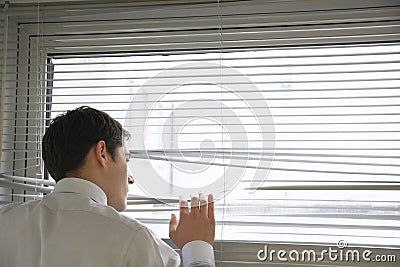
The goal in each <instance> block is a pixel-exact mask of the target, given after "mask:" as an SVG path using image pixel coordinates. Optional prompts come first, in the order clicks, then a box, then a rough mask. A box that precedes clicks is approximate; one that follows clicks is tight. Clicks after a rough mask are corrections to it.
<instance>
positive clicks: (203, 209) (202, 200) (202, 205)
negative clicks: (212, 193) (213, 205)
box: [199, 193, 208, 217]
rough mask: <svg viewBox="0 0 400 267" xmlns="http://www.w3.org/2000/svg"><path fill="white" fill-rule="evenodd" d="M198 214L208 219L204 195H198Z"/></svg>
mask: <svg viewBox="0 0 400 267" xmlns="http://www.w3.org/2000/svg"><path fill="white" fill-rule="evenodd" d="M199 198H200V214H201V216H204V217H208V208H207V197H206V195H204V194H202V193H200V195H199Z"/></svg>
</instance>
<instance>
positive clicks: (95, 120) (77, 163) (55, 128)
mask: <svg viewBox="0 0 400 267" xmlns="http://www.w3.org/2000/svg"><path fill="white" fill-rule="evenodd" d="M128 137H129V133H128V132H127V131H126V130H124V129H123V128H122V125H121V124H120V123H119V122H117V121H116V120H114V119H113V118H111V117H110V116H109V115H108V114H107V113H105V112H103V111H99V110H96V109H94V108H90V107H86V106H83V107H79V108H77V109H74V110H69V111H67V112H66V113H65V114H62V115H59V116H57V117H56V118H55V119H54V120H53V121H52V122H51V124H50V127H49V128H48V129H47V131H46V133H45V134H44V136H43V140H42V157H43V161H44V164H45V168H46V169H47V170H48V171H49V173H50V175H51V176H52V177H53V179H54V180H56V181H57V182H58V181H59V180H61V179H62V178H64V177H65V176H66V175H67V174H68V173H69V172H72V171H77V170H79V168H80V167H82V165H83V164H84V163H85V159H86V156H87V154H88V152H89V150H90V149H91V148H92V147H93V146H94V145H95V144H96V143H97V142H98V141H100V140H103V141H104V142H105V143H106V147H107V151H108V152H109V153H110V155H111V158H112V159H113V160H114V157H115V150H116V148H118V147H120V146H122V138H128Z"/></svg>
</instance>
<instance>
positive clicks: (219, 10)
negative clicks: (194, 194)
mask: <svg viewBox="0 0 400 267" xmlns="http://www.w3.org/2000/svg"><path fill="white" fill-rule="evenodd" d="M218 24H219V27H218V31H219V52H220V53H219V56H220V58H219V61H220V69H219V87H220V97H221V100H220V101H221V105H220V117H221V121H220V123H221V146H222V150H223V151H222V163H223V169H224V171H223V177H224V183H223V187H224V188H223V195H222V197H223V207H222V216H221V235H220V256H219V260H220V262H219V266H220V267H222V262H223V242H222V239H223V233H224V219H225V207H226V205H225V204H226V197H225V194H226V166H225V149H224V124H223V119H224V116H223V108H224V107H223V88H222V83H223V62H224V54H223V53H224V46H223V36H222V7H221V3H220V0H218Z"/></svg>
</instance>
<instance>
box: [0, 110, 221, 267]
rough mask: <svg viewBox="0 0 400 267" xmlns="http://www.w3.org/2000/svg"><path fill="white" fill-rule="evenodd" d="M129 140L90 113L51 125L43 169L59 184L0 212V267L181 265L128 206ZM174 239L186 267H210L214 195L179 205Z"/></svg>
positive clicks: (74, 114) (118, 127) (101, 114)
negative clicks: (126, 143)
mask: <svg viewBox="0 0 400 267" xmlns="http://www.w3.org/2000/svg"><path fill="white" fill-rule="evenodd" d="M128 137H129V133H127V132H126V131H125V130H124V129H123V128H122V126H121V124H119V123H118V122H117V121H116V120H114V119H112V118H111V117H110V116H109V115H107V114H106V113H104V112H101V111H98V110H95V109H93V108H89V107H80V108H78V109H75V110H72V111H68V112H67V113H66V114H63V115H61V116H58V117H57V118H55V119H54V120H53V122H52V123H51V125H50V127H49V128H48V130H47V131H46V133H45V135H44V137H43V142H42V154H43V160H44V163H45V167H46V169H47V170H48V171H49V173H50V175H51V176H52V177H53V178H54V179H55V180H56V182H57V184H56V186H55V188H54V191H53V193H51V194H49V195H47V196H45V197H44V198H43V199H42V200H40V201H31V202H26V203H22V204H11V205H8V206H5V207H3V208H1V209H0V226H1V227H0V266H7V267H29V266H32V267H33V266H35V267H36V266H43V267H50V266H57V267H63V266H75V267H76V266H85V267H90V266H93V267H101V266H124V267H127V266H149V267H158V266H160V267H161V266H179V265H180V262H181V260H180V257H179V255H178V254H177V253H176V252H175V251H174V250H173V249H171V248H170V247H169V246H168V245H167V244H165V243H164V242H163V241H162V240H161V239H159V238H158V237H157V236H155V234H154V233H152V232H151V230H149V229H148V228H146V227H145V226H143V225H142V224H141V223H139V222H138V221H136V220H133V219H130V218H127V217H124V216H123V215H121V214H119V213H118V211H122V210H124V209H125V208H126V199H127V194H128V182H133V181H132V178H130V177H129V178H128V175H127V161H128V160H129V152H128V151H127V149H126V148H124V145H123V144H124V139H126V138H128ZM180 205H181V207H180V218H179V221H178V219H177V218H176V216H175V215H174V214H172V216H171V221H170V226H169V233H170V238H171V240H172V241H173V242H174V243H175V244H176V245H177V246H178V247H179V248H180V249H182V258H183V265H184V266H215V262H214V255H213V249H212V245H213V242H214V236H215V219H214V204H213V200H212V196H209V197H208V203H207V200H205V199H204V198H203V197H197V196H196V197H193V198H192V201H191V209H190V210H189V208H188V206H187V202H186V201H182V202H181V203H180Z"/></svg>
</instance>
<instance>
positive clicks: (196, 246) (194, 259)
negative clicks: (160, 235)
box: [182, 240, 215, 267]
mask: <svg viewBox="0 0 400 267" xmlns="http://www.w3.org/2000/svg"><path fill="white" fill-rule="evenodd" d="M182 260H183V266H184V267H215V259H214V251H213V247H212V246H211V245H210V244H209V243H207V242H205V241H201V240H195V241H191V242H189V243H187V244H185V245H184V246H183V248H182Z"/></svg>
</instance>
